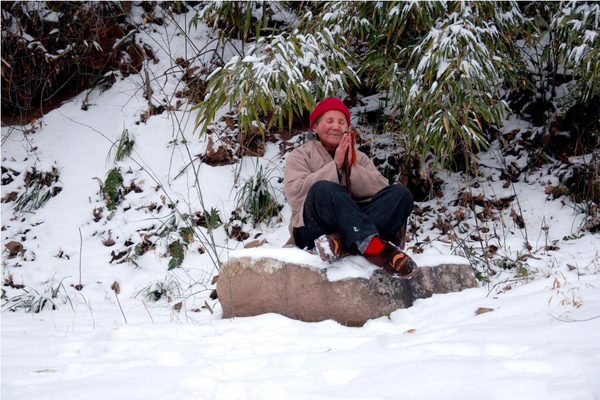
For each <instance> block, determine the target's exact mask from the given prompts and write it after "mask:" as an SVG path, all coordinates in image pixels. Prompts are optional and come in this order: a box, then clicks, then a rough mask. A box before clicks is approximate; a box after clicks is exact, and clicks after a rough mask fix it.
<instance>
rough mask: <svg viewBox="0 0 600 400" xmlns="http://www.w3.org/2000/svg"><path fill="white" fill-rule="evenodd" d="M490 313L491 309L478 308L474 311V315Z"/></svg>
mask: <svg viewBox="0 0 600 400" xmlns="http://www.w3.org/2000/svg"><path fill="white" fill-rule="evenodd" d="M492 311H494V309H493V308H487V307H479V308H478V309H477V310H475V315H481V314H485V313H489V312H492Z"/></svg>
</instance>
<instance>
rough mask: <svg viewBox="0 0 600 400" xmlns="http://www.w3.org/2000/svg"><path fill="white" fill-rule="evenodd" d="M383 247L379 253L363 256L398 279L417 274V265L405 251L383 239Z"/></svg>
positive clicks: (408, 277)
mask: <svg viewBox="0 0 600 400" xmlns="http://www.w3.org/2000/svg"><path fill="white" fill-rule="evenodd" d="M382 242H384V243H385V247H384V248H383V250H382V251H381V253H379V254H375V255H369V254H363V256H364V257H365V258H366V259H367V260H368V261H369V262H370V263H372V264H375V265H377V266H378V267H381V268H383V269H384V270H385V271H386V272H389V273H391V274H393V275H395V276H398V277H399V278H400V279H411V278H412V277H413V276H415V275H416V274H417V271H418V270H419V267H418V266H417V264H416V263H415V262H414V261H413V260H412V258H410V257H409V256H408V255H407V254H406V253H405V252H403V251H402V250H400V249H399V248H397V247H396V246H394V245H393V244H392V243H390V242H387V241H383V240H382Z"/></svg>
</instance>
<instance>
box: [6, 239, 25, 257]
mask: <svg viewBox="0 0 600 400" xmlns="http://www.w3.org/2000/svg"><path fill="white" fill-rule="evenodd" d="M4 247H6V249H7V250H8V253H9V255H8V258H14V257H16V256H17V255H18V254H19V253H21V252H22V251H23V245H22V244H21V243H19V242H15V241H14V240H13V241H10V242H8V243H6V244H5V245H4Z"/></svg>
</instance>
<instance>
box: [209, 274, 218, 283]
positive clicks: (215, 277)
mask: <svg viewBox="0 0 600 400" xmlns="http://www.w3.org/2000/svg"><path fill="white" fill-rule="evenodd" d="M218 280H219V275H215V276H213V278H212V281H211V282H210V284H211V285H214V284H215V283H217V281H218Z"/></svg>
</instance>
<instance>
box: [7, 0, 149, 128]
mask: <svg viewBox="0 0 600 400" xmlns="http://www.w3.org/2000/svg"><path fill="white" fill-rule="evenodd" d="M131 31H133V27H132V26H131V25H130V24H129V23H128V22H127V13H126V12H124V10H123V8H122V2H81V3H79V2H70V1H53V2H42V1H34V2H25V1H4V2H2V115H3V117H5V116H7V115H11V114H12V115H18V114H20V113H27V112H28V111H31V110H33V109H36V108H38V107H39V108H42V107H43V106H46V105H49V104H52V103H56V102H55V100H61V96H63V98H64V97H66V96H69V95H73V94H74V93H78V92H80V91H81V90H84V89H85V88H87V87H90V86H93V85H96V84H99V83H101V82H104V80H105V74H106V73H107V72H109V71H113V70H120V71H121V72H122V73H124V74H129V73H137V72H138V71H139V68H140V65H141V63H142V61H143V60H144V58H145V54H144V50H143V49H142V47H141V46H139V45H137V44H136V43H135V40H134V38H135V36H134V35H126V33H128V32H131ZM106 83H109V84H110V83H111V82H106Z"/></svg>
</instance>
